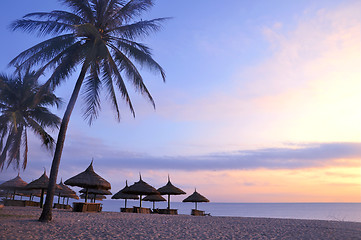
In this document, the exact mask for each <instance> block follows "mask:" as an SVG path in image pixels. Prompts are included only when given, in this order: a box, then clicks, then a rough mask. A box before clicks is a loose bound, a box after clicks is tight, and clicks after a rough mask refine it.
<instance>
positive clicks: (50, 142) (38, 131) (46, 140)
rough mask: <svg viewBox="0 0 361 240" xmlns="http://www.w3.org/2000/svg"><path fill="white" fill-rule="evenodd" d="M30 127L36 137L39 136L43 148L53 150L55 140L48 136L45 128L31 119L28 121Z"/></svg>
mask: <svg viewBox="0 0 361 240" xmlns="http://www.w3.org/2000/svg"><path fill="white" fill-rule="evenodd" d="M27 122H28V125H29V126H30V128H31V130H33V132H34V133H35V135H36V136H38V137H39V138H40V139H41V141H42V144H43V146H45V147H46V148H47V149H50V150H51V149H53V146H54V142H55V141H54V139H53V138H52V137H51V136H50V134H48V133H47V132H46V131H45V129H44V128H43V127H41V126H40V125H39V124H38V123H37V122H36V121H34V120H33V119H31V118H28V119H27Z"/></svg>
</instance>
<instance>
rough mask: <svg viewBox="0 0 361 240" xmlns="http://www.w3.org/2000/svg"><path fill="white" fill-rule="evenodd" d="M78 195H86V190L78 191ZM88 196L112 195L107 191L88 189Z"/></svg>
mask: <svg viewBox="0 0 361 240" xmlns="http://www.w3.org/2000/svg"><path fill="white" fill-rule="evenodd" d="M79 192H80V193H86V189H85V188H83V189H81V190H80V191H79ZM88 194H97V195H98V194H99V195H112V193H111V192H110V191H108V190H104V189H94V188H89V189H88Z"/></svg>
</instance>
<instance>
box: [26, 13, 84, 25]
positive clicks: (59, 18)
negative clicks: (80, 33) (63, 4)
mask: <svg viewBox="0 0 361 240" xmlns="http://www.w3.org/2000/svg"><path fill="white" fill-rule="evenodd" d="M32 17H34V18H38V19H46V20H51V21H56V22H62V23H65V24H69V25H76V24H79V23H80V24H81V23H85V22H86V21H85V20H84V19H83V18H81V17H80V16H79V15H76V14H74V13H71V12H67V11H60V10H55V11H51V12H35V13H29V14H27V15H25V16H24V18H32Z"/></svg>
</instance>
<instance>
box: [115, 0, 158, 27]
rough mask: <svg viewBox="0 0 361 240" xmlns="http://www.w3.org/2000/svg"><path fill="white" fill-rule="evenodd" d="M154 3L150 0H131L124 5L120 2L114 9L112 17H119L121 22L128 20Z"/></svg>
mask: <svg viewBox="0 0 361 240" xmlns="http://www.w3.org/2000/svg"><path fill="white" fill-rule="evenodd" d="M153 5H154V3H153V1H152V0H131V1H129V2H128V3H126V4H125V5H123V4H121V6H118V7H117V9H114V13H113V14H112V18H115V19H121V20H122V22H128V21H129V20H131V19H132V18H134V17H137V16H139V15H140V14H141V13H142V12H144V11H146V10H148V9H149V8H151V7H152V6H153Z"/></svg>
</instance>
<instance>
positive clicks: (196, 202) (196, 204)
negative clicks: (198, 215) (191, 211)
mask: <svg viewBox="0 0 361 240" xmlns="http://www.w3.org/2000/svg"><path fill="white" fill-rule="evenodd" d="M195 204H196V210H197V202H195Z"/></svg>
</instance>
